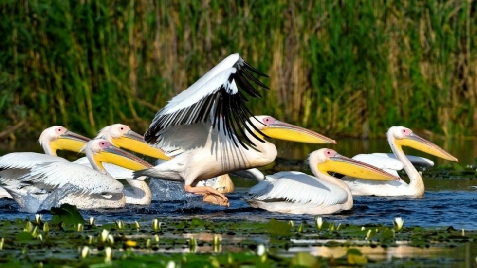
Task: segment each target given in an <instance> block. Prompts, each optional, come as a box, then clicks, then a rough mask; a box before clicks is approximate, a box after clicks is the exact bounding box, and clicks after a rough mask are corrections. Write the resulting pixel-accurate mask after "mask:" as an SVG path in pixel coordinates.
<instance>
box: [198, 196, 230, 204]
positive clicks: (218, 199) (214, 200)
mask: <svg viewBox="0 0 477 268" xmlns="http://www.w3.org/2000/svg"><path fill="white" fill-rule="evenodd" d="M202 200H203V201H204V202H205V203H209V204H212V205H219V206H225V207H229V206H230V204H229V200H228V198H227V197H225V196H223V195H222V196H217V195H214V194H204V198H203V199H202Z"/></svg>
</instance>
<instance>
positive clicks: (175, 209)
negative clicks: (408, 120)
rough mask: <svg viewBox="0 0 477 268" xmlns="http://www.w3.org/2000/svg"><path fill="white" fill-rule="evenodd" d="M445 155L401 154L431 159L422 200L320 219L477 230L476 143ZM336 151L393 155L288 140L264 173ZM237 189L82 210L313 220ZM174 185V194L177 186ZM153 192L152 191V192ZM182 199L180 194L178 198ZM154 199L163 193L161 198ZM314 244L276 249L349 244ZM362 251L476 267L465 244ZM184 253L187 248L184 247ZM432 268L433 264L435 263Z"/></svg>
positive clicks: (2, 206)
mask: <svg viewBox="0 0 477 268" xmlns="http://www.w3.org/2000/svg"><path fill="white" fill-rule="evenodd" d="M436 143H437V144H438V145H440V146H442V147H443V148H444V149H445V150H447V151H448V152H450V153H451V154H452V155H454V156H456V157H457V158H458V159H459V163H458V164H456V165H453V164H451V163H450V162H448V161H445V160H438V159H437V158H436V157H433V156H429V155H425V154H423V153H421V152H418V151H413V150H406V153H408V154H414V155H420V156H424V157H427V158H429V159H431V160H433V161H434V162H435V163H436V167H435V168H432V169H430V170H425V171H423V178H424V182H425V185H426V192H425V195H424V197H423V198H420V199H406V198H386V197H355V198H354V208H353V210H351V211H348V212H345V213H341V214H337V215H326V216H323V218H324V220H325V221H333V222H335V224H339V223H342V224H355V225H366V224H383V225H386V226H392V222H393V220H394V218H395V217H402V218H403V219H404V221H405V223H404V225H405V226H406V227H411V226H421V227H444V228H447V227H450V226H452V227H453V228H454V229H457V230H460V229H465V230H477V190H476V188H474V187H473V186H477V179H476V175H475V174H476V171H475V170H476V166H475V158H476V156H477V141H469V140H468V141H446V142H440V143H439V142H436ZM325 146H326V147H329V148H333V149H335V150H336V151H338V152H339V153H340V154H342V155H346V156H350V157H351V156H354V155H356V154H359V153H367V152H368V153H369V152H390V149H389V147H388V145H387V143H386V142H385V141H368V140H338V144H335V145H319V146H317V145H313V146H310V145H302V144H293V143H287V142H280V143H277V148H278V158H277V161H276V162H275V163H273V164H271V165H269V166H267V167H264V168H261V170H262V171H263V172H264V173H266V174H270V173H274V172H275V171H277V170H304V169H306V164H304V162H303V159H305V158H306V157H307V155H308V154H309V153H310V152H311V151H313V150H315V149H318V148H323V147H325ZM40 150H41V148H40V147H39V145H38V144H36V143H26V144H18V143H17V144H16V145H11V144H0V155H3V154H5V153H8V152H12V151H40ZM60 155H62V156H66V157H67V158H69V159H71V160H74V159H76V157H77V155H76V154H73V153H64V152H62V153H61V154H60ZM233 179H234V182H235V184H236V192H235V193H233V194H228V195H227V196H228V197H229V201H230V207H229V208H223V207H219V206H213V205H207V204H203V203H202V202H201V198H200V197H197V196H193V195H187V196H186V197H185V198H184V197H180V198H178V200H175V201H157V200H156V201H153V202H152V204H151V205H150V206H148V207H137V206H128V207H126V208H123V209H117V210H105V211H82V215H83V217H84V218H85V219H88V218H89V217H94V218H95V219H96V222H97V223H98V224H102V223H108V222H114V221H115V220H118V219H122V220H124V221H125V222H133V221H138V222H144V223H145V224H150V222H151V221H152V219H155V218H158V219H161V218H175V219H185V218H194V217H197V218H201V219H209V220H226V221H243V220H247V221H251V222H253V221H262V222H264V221H269V220H270V219H272V218H275V219H279V220H287V221H288V220H293V221H294V222H296V223H300V222H303V221H306V222H309V223H312V222H313V221H314V216H312V215H287V214H279V213H271V212H267V211H263V210H259V209H253V208H250V207H249V206H248V204H247V203H246V202H245V201H243V200H242V199H241V196H242V194H243V193H244V192H246V191H247V190H248V189H249V188H250V187H251V186H253V185H254V184H255V182H253V181H250V180H244V179H240V178H237V177H233ZM174 188H175V189H174ZM178 188H182V187H181V185H180V184H177V185H175V186H173V187H171V188H170V189H169V188H168V189H165V190H163V191H174V190H175V191H177V189H178ZM156 193H157V192H156ZM179 195H181V194H180V193H179ZM157 196H159V197H160V196H163V195H162V193H158V194H157ZM41 214H44V215H43V218H44V219H45V220H50V219H51V215H50V214H49V212H48V211H44V213H41ZM26 217H29V218H30V219H33V218H34V215H32V214H28V213H23V212H20V211H19V207H18V205H17V204H16V203H15V202H14V201H12V200H9V199H3V200H1V199H0V219H17V218H22V219H23V218H26ZM189 235H191V236H199V237H202V239H203V240H206V236H210V239H209V240H211V239H213V237H212V235H211V234H209V233H201V234H189ZM222 236H223V237H222V239H231V240H233V239H237V237H230V238H227V237H226V236H227V235H226V234H222ZM254 239H255V240H256V242H257V243H265V244H266V243H267V241H266V239H268V238H267V236H257V237H255V238H254ZM316 242H318V243H326V241H308V240H306V238H301V239H297V240H294V241H293V246H292V247H290V248H288V249H287V250H283V251H281V252H278V253H279V254H280V255H283V256H293V254H294V253H295V252H300V251H308V252H310V253H311V254H313V255H315V256H323V257H330V256H333V257H336V258H338V257H340V256H344V255H345V254H346V250H347V248H346V247H340V246H338V247H326V246H310V244H313V243H315V244H316ZM359 249H360V251H361V252H363V253H364V254H365V255H366V256H368V257H369V258H371V259H374V260H376V261H377V260H381V261H391V260H392V259H394V258H412V259H415V260H416V259H417V260H420V259H422V260H425V261H424V262H423V263H428V262H429V261H430V262H431V266H429V267H432V266H433V265H438V266H440V265H441V264H442V263H441V262H442V261H446V262H449V263H447V264H449V265H452V266H454V267H470V266H473V265H474V264H475V256H477V244H475V243H465V244H462V245H460V244H459V245H456V246H455V247H452V248H448V247H441V246H438V245H437V246H431V247H429V248H418V247H412V246H409V245H407V242H406V241H403V244H402V245H399V246H397V247H388V248H386V247H370V246H367V245H363V246H361V247H359ZM222 250H225V251H239V250H241V249H240V248H237V249H235V248H224V249H222ZM183 251H187V249H183ZM197 251H199V252H213V251H212V249H210V248H207V247H199V248H198V249H197ZM436 267H437V266H436Z"/></svg>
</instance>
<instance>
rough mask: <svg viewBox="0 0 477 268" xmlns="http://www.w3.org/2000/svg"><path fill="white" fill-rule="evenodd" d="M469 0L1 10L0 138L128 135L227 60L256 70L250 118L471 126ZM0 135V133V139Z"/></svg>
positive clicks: (47, 5) (349, 129) (339, 128)
mask: <svg viewBox="0 0 477 268" xmlns="http://www.w3.org/2000/svg"><path fill="white" fill-rule="evenodd" d="M476 6H477V3H476V2H475V1H457V0H447V1H445V0H444V1H437V0H430V1H384V0H377V1H360V0H349V1H338V0H336V1H333V0H330V1H285V0H279V1H271V2H269V1H236V2H235V1H219V0H207V1H189V3H185V2H184V1H173V0H171V1H146V0H138V1H109V0H107V1H94V0H85V1H55V0H46V1H33V0H32V1H28V0H25V1H14V0H5V1H2V3H1V4H0V14H1V17H2V19H1V20H0V31H1V33H2V38H1V40H0V92H1V94H0V113H2V114H3V115H4V116H2V117H1V118H0V128H1V129H2V131H3V132H1V133H0V136H2V137H8V136H9V137H10V138H15V134H20V133H21V136H22V137H23V136H25V137H29V138H30V137H31V138H32V137H37V136H38V134H39V133H40V131H41V130H42V129H43V128H45V127H47V126H49V125H53V124H61V125H65V126H67V127H68V128H70V129H72V130H74V131H76V132H79V133H83V134H85V135H93V134H94V133H95V132H96V131H97V130H99V129H100V128H101V127H103V126H105V125H107V124H111V123H118V122H121V123H125V124H129V125H131V127H133V128H134V129H136V130H138V131H139V132H141V130H145V129H146V128H147V126H148V125H149V123H150V120H151V119H152V117H153V116H154V114H155V112H157V111H158V110H159V108H160V107H162V106H163V105H165V103H166V101H167V100H168V99H170V98H171V97H172V96H174V95H175V94H177V93H178V92H180V91H182V90H183V89H185V88H186V87H187V86H188V85H190V84H191V83H192V82H193V81H195V80H196V79H197V78H199V77H200V76H201V75H202V74H203V73H205V72H206V71H207V70H208V69H210V68H211V67H213V66H214V65H215V64H217V63H218V62H219V61H220V60H221V59H222V58H224V57H225V56H227V55H228V54H231V53H234V52H239V53H241V55H242V56H243V57H244V59H245V60H246V61H248V62H250V63H251V64H252V65H254V66H256V67H258V68H259V69H260V70H262V71H264V72H266V73H268V74H269V75H270V79H267V80H266V81H265V82H266V83H267V84H268V85H270V87H271V89H272V90H271V91H269V92H264V94H265V96H266V100H265V99H260V100H253V101H251V103H250V106H251V107H252V110H253V111H254V112H255V113H259V114H270V115H274V116H276V117H277V118H280V119H282V120H285V121H288V122H290V123H295V124H299V125H302V126H304V127H310V128H312V129H316V130H319V131H320V132H322V133H324V134H326V135H328V136H331V137H333V136H337V135H350V136H359V137H373V136H379V137H381V136H382V133H384V132H385V131H386V129H387V128H388V127H389V126H391V125H396V124H399V125H406V126H408V127H411V128H415V129H417V128H420V129H426V130H429V131H432V132H435V133H436V134H440V135H445V136H447V137H452V136H463V135H472V134H474V133H476V131H477V125H476V122H477V110H476V108H475V107H477V103H476V102H477V83H476V80H475V79H474V77H475V75H476V71H477V69H476V68H475V66H477V62H476V61H477V60H476V55H477V45H476V41H477V23H476V16H475V12H476ZM0 138H1V137H0Z"/></svg>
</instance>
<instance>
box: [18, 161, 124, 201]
mask: <svg viewBox="0 0 477 268" xmlns="http://www.w3.org/2000/svg"><path fill="white" fill-rule="evenodd" d="M19 180H20V181H21V182H29V183H34V184H41V185H45V186H50V187H51V188H52V189H54V188H58V187H62V186H64V185H66V184H67V183H69V184H71V185H73V186H75V187H78V188H79V189H81V191H82V193H88V194H100V193H120V192H122V190H123V187H122V184H121V183H120V182H118V181H116V180H115V179H113V178H111V177H110V176H107V175H104V174H102V173H100V172H98V171H96V170H93V169H91V168H89V167H87V166H84V165H80V164H76V163H69V162H49V163H43V164H38V165H36V166H35V167H33V168H32V169H31V171H30V173H28V174H26V175H24V176H22V177H21V178H20V179H19Z"/></svg>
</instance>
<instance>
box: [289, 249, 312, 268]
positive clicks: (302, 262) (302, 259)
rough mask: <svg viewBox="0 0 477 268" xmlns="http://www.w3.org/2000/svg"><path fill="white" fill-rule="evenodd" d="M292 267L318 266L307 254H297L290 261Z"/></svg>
mask: <svg viewBox="0 0 477 268" xmlns="http://www.w3.org/2000/svg"><path fill="white" fill-rule="evenodd" d="M291 263H292V265H296V266H304V267H315V266H318V261H317V260H316V258H315V257H314V256H313V255H311V254H310V253H309V252H298V253H297V254H295V256H294V257H293V259H292V260H291Z"/></svg>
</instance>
